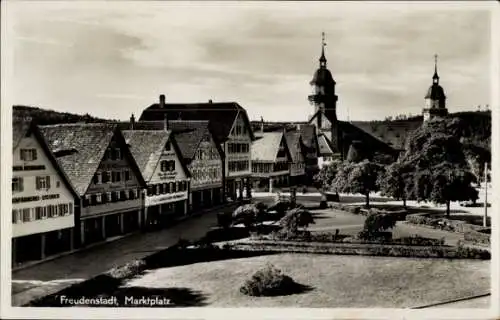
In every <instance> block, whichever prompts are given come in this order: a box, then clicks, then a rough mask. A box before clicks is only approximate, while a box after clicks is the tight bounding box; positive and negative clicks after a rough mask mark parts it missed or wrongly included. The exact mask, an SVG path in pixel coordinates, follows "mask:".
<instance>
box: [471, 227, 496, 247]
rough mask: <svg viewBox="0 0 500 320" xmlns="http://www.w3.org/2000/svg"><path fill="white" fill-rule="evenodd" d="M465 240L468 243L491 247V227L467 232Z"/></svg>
mask: <svg viewBox="0 0 500 320" xmlns="http://www.w3.org/2000/svg"><path fill="white" fill-rule="evenodd" d="M464 240H465V242H467V243H471V244H475V245H480V246H486V247H489V246H490V245H491V228H485V229H480V230H477V231H468V232H465V233H464Z"/></svg>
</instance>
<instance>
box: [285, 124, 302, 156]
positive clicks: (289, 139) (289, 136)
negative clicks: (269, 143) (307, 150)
mask: <svg viewBox="0 0 500 320" xmlns="http://www.w3.org/2000/svg"><path fill="white" fill-rule="evenodd" d="M285 139H286V144H287V145H288V149H289V150H290V154H291V156H292V161H293V162H298V161H300V160H301V159H298V157H297V149H298V148H300V154H301V155H302V159H304V158H305V154H304V150H303V148H302V146H301V144H302V138H301V137H300V133H299V132H296V131H288V132H286V133H285Z"/></svg>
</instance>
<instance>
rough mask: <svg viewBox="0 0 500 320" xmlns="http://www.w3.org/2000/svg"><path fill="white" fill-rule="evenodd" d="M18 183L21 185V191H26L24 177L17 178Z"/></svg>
mask: <svg viewBox="0 0 500 320" xmlns="http://www.w3.org/2000/svg"><path fill="white" fill-rule="evenodd" d="M17 181H18V185H19V191H20V192H23V191H24V178H22V177H19V178H17Z"/></svg>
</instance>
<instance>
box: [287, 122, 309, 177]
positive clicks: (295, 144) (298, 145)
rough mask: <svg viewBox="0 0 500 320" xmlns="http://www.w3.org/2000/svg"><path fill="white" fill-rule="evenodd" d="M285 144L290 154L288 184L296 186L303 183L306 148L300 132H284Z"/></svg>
mask: <svg viewBox="0 0 500 320" xmlns="http://www.w3.org/2000/svg"><path fill="white" fill-rule="evenodd" d="M285 138H286V144H287V146H288V149H289V150H290V154H291V156H292V163H291V165H290V185H291V186H297V185H302V184H304V182H305V181H304V178H305V174H306V149H305V146H304V142H303V141H302V137H301V136H300V132H297V131H288V132H285Z"/></svg>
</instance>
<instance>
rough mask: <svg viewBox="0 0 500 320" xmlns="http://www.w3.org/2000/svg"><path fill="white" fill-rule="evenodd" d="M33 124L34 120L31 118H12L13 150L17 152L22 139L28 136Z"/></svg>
mask: <svg viewBox="0 0 500 320" xmlns="http://www.w3.org/2000/svg"><path fill="white" fill-rule="evenodd" d="M31 124H32V119H31V118H29V117H28V118H20V117H12V150H15V149H16V148H17V146H18V145H19V142H21V140H22V138H23V137H25V136H26V135H27V134H28V132H29V130H30V128H31Z"/></svg>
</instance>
